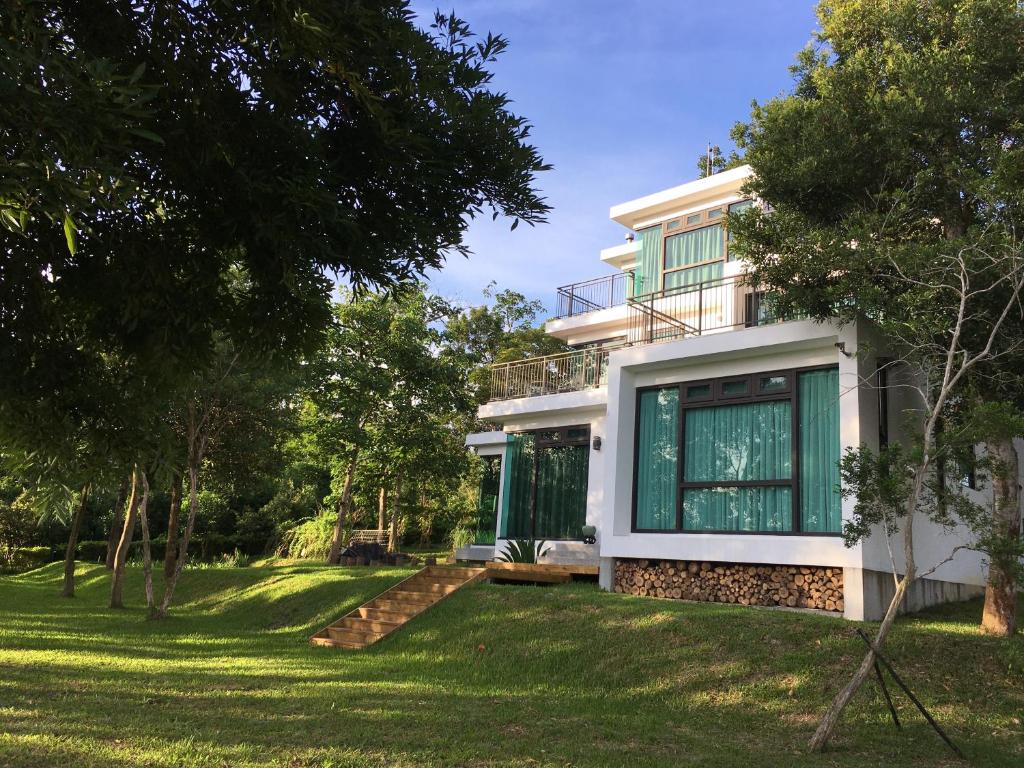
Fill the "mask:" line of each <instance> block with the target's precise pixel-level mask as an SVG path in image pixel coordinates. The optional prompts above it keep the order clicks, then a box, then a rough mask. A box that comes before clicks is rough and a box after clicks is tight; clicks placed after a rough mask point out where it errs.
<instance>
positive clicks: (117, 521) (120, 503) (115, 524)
mask: <svg viewBox="0 0 1024 768" xmlns="http://www.w3.org/2000/svg"><path fill="white" fill-rule="evenodd" d="M127 497H128V481H127V480H122V481H121V486H120V487H119V488H118V489H117V499H116V500H115V501H114V514H113V516H112V517H111V519H110V533H108V534H107V558H106V563H107V568H110V569H111V570H113V568H114V555H115V554H116V553H117V542H118V541H120V540H121V529H122V528H124V504H125V500H126V499H127Z"/></svg>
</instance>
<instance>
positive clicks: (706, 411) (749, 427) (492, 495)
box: [458, 167, 985, 619]
mask: <svg viewBox="0 0 1024 768" xmlns="http://www.w3.org/2000/svg"><path fill="white" fill-rule="evenodd" d="M749 174H750V169H749V168H748V167H741V168H736V169H734V170H729V171H725V172H722V173H719V174H717V175H713V176H710V177H708V178H704V179H700V180H697V181H692V182H689V183H687V184H683V185H681V186H678V187H674V188H672V189H667V190H664V191H662V192H657V193H655V194H652V195H648V196H646V197H642V198H639V199H637V200H631V201H629V202H626V203H622V204H620V205H615V206H613V207H612V208H611V218H612V220H613V221H615V222H617V223H619V224H621V225H622V226H623V227H625V228H626V230H627V232H628V234H627V237H626V242H625V244H623V245H618V246H615V247H612V248H608V249H606V250H604V251H602V252H601V260H602V261H603V262H604V263H605V264H607V265H609V266H611V267H613V268H614V269H615V270H616V271H615V272H614V273H612V274H609V276H607V277H602V278H598V279H595V280H589V281H586V282H582V283H578V284H575V285H569V286H565V287H563V288H559V289H558V292H557V307H556V314H557V317H555V318H554V319H552V320H550V321H548V323H547V324H546V332H547V333H549V334H551V335H553V336H556V337H558V338H560V339H563V340H564V341H565V342H567V344H568V345H570V346H571V348H572V351H570V352H566V353H564V354H559V355H553V356H549V357H544V358H535V359H527V360H521V361H516V362H510V363H502V364H500V365H496V366H495V367H494V368H493V371H492V379H491V382H492V388H491V400H490V402H488V403H486V404H485V405H483V406H482V407H481V408H480V410H479V415H480V418H481V419H483V420H486V421H487V422H489V423H493V424H495V425H496V426H497V427H500V430H496V431H493V432H484V433H480V434H474V435H470V436H469V437H468V438H467V445H468V446H470V447H471V448H472V449H473V450H475V451H476V452H477V453H478V454H479V455H480V456H481V457H483V459H484V461H485V473H484V479H483V484H482V488H481V509H482V518H481V523H480V527H479V530H478V538H477V543H476V544H474V545H473V546H471V547H467V548H464V549H463V550H461V551H460V552H459V553H458V556H459V557H460V558H465V559H475V560H486V559H490V558H492V557H493V556H494V555H495V554H496V552H500V551H501V550H502V549H503V546H504V544H505V541H506V540H508V539H515V538H533V539H543V540H545V541H546V542H548V546H549V547H550V553H549V554H548V556H547V559H548V560H550V561H553V562H558V561H586V562H589V563H596V564H599V566H600V583H601V585H602V586H603V587H604V588H606V589H610V590H615V591H620V592H632V593H634V594H651V595H657V596H667V597H683V598H695V599H710V600H726V601H729V602H740V603H744V604H747V603H750V604H774V605H790V606H798V607H817V608H824V609H826V610H833V611H837V612H841V613H842V614H844V615H845V616H847V617H849V618H854V619H863V618H877V617H879V616H880V615H881V612H882V611H883V610H884V608H885V606H886V605H887V603H888V601H889V598H890V595H891V594H892V589H893V579H892V574H891V565H890V559H889V553H888V548H887V546H886V543H885V539H884V537H883V536H881V535H875V536H872V537H871V538H870V539H868V540H866V541H864V542H862V543H860V544H857V545H855V546H852V547H847V546H845V545H844V542H843V539H842V537H841V532H842V526H843V521H844V519H847V518H848V517H849V516H850V514H851V511H852V507H853V504H854V500H853V499H852V498H845V499H844V498H843V497H842V495H841V493H840V491H839V488H840V473H839V469H838V462H839V460H840V457H841V456H842V454H843V452H844V450H845V449H846V448H849V447H855V446H858V445H860V444H862V443H866V444H868V445H869V446H878V445H879V443H880V442H884V441H886V440H891V439H898V437H899V436H898V428H899V424H900V423H901V418H900V416H901V413H902V412H903V411H905V410H906V409H909V408H913V407H914V405H913V403H912V402H911V400H910V396H909V395H907V394H905V393H906V391H907V390H906V388H901V387H898V386H893V382H892V381H889V380H888V379H891V378H892V377H893V376H894V375H898V374H895V373H894V372H893V371H890V370H889V369H888V368H886V367H882V368H881V369H880V362H879V360H880V358H879V357H877V356H867V355H864V354H858V351H859V350H860V349H861V345H862V344H864V343H865V342H866V341H871V342H874V343H871V344H870V347H871V348H872V349H876V350H877V349H883V348H884V346H883V345H882V344H881V343H879V340H877V339H873V338H871V329H870V328H868V327H866V326H864V325H863V324H859V325H858V324H854V325H848V326H845V327H842V328H840V327H837V326H836V325H833V324H830V323H820V322H815V321H812V320H806V319H788V320H781V319H780V318H776V317H773V316H772V312H771V308H770V302H767V301H765V300H764V297H763V295H762V294H761V293H760V292H759V291H757V290H756V289H755V288H754V287H752V286H750V285H748V284H746V283H745V282H744V280H743V279H742V274H743V272H744V264H743V261H742V260H740V259H738V258H736V257H734V256H733V254H731V253H730V250H729V234H728V231H727V228H726V226H725V222H726V219H727V214H730V213H737V212H740V211H742V210H743V209H744V208H746V207H749V206H751V205H753V204H754V203H753V202H752V201H751V200H748V199H745V198H744V196H743V194H742V191H741V190H742V187H743V183H744V181H745V179H746V178H747V177H748V175H749ZM864 348H865V349H867V348H868V345H865V347H864ZM919 525H920V530H919V531H918V534H917V539H918V542H919V543H918V547H919V554H918V562H919V565H920V566H921V567H922V569H923V570H926V569H928V568H929V567H931V565H932V564H934V563H937V562H939V560H941V559H943V558H945V557H946V556H947V555H948V553H949V552H950V551H951V550H952V549H953V547H954V546H955V544H956V543H957V542H958V541H959V540H962V539H963V537H964V536H965V535H966V534H965V532H964V531H952V532H947V531H943V530H942V529H940V528H937V527H935V526H931V525H929V524H927V523H921V524H919ZM584 526H593V528H595V529H596V536H595V537H594V538H596V541H594V542H593V543H587V542H586V541H584V540H583V539H584V535H583V533H584ZM587 532H588V533H589V531H587ZM587 538H590V537H587ZM984 577H985V573H984V567H983V563H982V562H981V560H980V558H979V557H978V556H977V555H976V554H973V553H970V552H966V551H965V552H961V553H959V554H958V555H957V557H955V558H954V559H953V560H952V561H951V562H949V563H946V564H945V565H943V566H941V567H940V568H939V569H938V570H937V571H935V573H933V574H931V576H930V577H929V578H928V579H926V580H923V581H921V582H920V583H919V584H918V585H917V587H916V589H915V590H914V592H913V593H912V595H911V597H910V599H909V601H908V602H909V607H910V608H916V607H920V606H923V605H927V604H931V603H934V602H938V601H941V600H948V599H962V598H964V597H967V596H971V595H974V594H978V593H979V592H980V591H981V589H982V587H983V585H984Z"/></svg>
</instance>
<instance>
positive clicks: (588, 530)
mask: <svg viewBox="0 0 1024 768" xmlns="http://www.w3.org/2000/svg"><path fill="white" fill-rule="evenodd" d="M580 535H581V536H582V537H583V543H584V544H595V543H596V542H597V528H595V527H594V526H592V525H584V526H583V527H582V528H580Z"/></svg>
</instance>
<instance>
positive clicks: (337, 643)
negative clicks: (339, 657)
mask: <svg viewBox="0 0 1024 768" xmlns="http://www.w3.org/2000/svg"><path fill="white" fill-rule="evenodd" d="M323 631H324V632H326V631H327V630H323ZM309 642H310V643H312V644H313V645H322V646H326V647H328V648H350V649H352V650H354V651H356V650H359V649H360V648H365V647H366V643H348V642H345V641H344V640H332V639H331V638H329V637H320V636H319V635H313V637H311V638H310V639H309Z"/></svg>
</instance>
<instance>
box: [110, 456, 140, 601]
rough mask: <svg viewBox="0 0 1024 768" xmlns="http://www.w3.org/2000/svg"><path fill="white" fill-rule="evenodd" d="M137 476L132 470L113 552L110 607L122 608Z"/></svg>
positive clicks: (137, 484) (138, 489)
mask: <svg viewBox="0 0 1024 768" xmlns="http://www.w3.org/2000/svg"><path fill="white" fill-rule="evenodd" d="M139 491H140V488H139V477H138V469H137V468H136V469H133V470H132V490H131V496H130V497H129V499H128V513H127V514H126V515H125V517H124V527H123V528H122V530H121V538H120V540H119V541H118V542H117V551H116V552H115V553H114V576H113V579H111V584H110V607H111V608H124V600H123V598H122V592H123V589H124V564H125V562H126V561H127V560H128V549H129V547H131V544H132V536H133V534H134V533H135V515H136V513H137V512H138V509H139Z"/></svg>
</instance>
